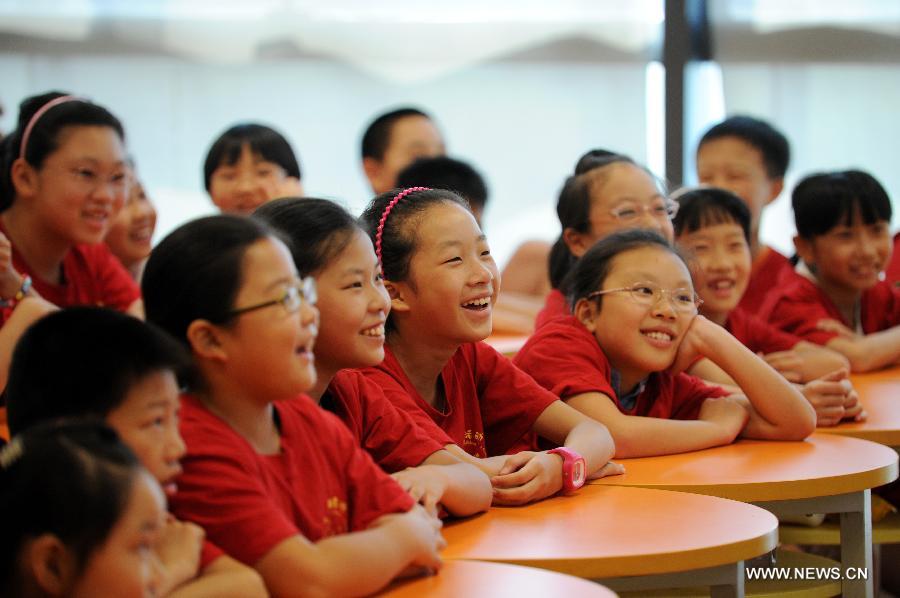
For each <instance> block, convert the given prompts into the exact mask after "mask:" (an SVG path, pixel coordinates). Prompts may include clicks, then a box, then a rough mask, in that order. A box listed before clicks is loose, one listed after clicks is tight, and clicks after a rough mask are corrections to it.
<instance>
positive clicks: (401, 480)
mask: <svg viewBox="0 0 900 598" xmlns="http://www.w3.org/2000/svg"><path fill="white" fill-rule="evenodd" d="M391 477H392V478H394V480H396V481H397V483H398V484H400V487H401V488H403V489H404V490H405V491H406V492H407V493H409V495H410V496H412V497H413V500H415V501H416V502H417V503H419V504H421V505H422V506H423V507H424V508H425V510H426V511H428V512H429V513H431V514H432V515H435V516H436V515H437V514H438V508H437V507H438V503H439V502H440V500H441V497H442V496H444V492H446V491H447V479H446V478H445V477H444V476H443V475H441V473H440V471H439V470H438V469H436V468H435V467H432V466H429V465H421V466H419V467H407V468H406V469H404V470H403V471H398V472H396V473H393V474H391Z"/></svg>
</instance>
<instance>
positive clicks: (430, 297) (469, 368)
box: [362, 187, 622, 504]
mask: <svg viewBox="0 0 900 598" xmlns="http://www.w3.org/2000/svg"><path fill="white" fill-rule="evenodd" d="M362 220H363V222H364V226H365V227H366V229H367V232H368V233H369V236H370V237H371V238H372V241H373V244H374V246H375V252H376V254H377V257H378V259H379V260H380V261H381V264H382V268H383V272H384V278H385V286H386V288H387V290H388V293H389V295H390V298H391V313H390V316H389V317H388V320H387V326H386V330H387V332H386V346H385V359H384V362H383V363H382V364H381V365H379V366H375V367H370V368H366V369H364V370H362V372H363V373H364V375H366V376H367V377H368V378H370V379H371V380H373V381H375V382H376V383H378V384H379V385H380V386H381V387H382V388H383V389H384V392H385V394H386V395H387V396H388V397H389V398H390V399H391V401H392V402H394V404H395V405H397V406H398V407H400V408H401V409H403V410H405V411H407V412H408V413H409V414H410V415H411V416H412V417H413V419H414V420H415V421H416V423H417V424H418V425H419V426H420V427H422V428H423V429H426V430H435V426H437V428H440V430H436V431H435V432H434V434H435V435H436V436H437V435H438V434H439V433H440V432H441V431H442V432H443V433H444V434H446V436H447V437H449V438H450V439H451V440H452V441H453V444H450V445H447V446H446V447H445V448H447V450H449V451H450V452H452V453H453V454H455V455H457V456H458V457H459V458H461V459H463V460H465V461H467V462H470V463H473V464H475V465H476V466H478V467H480V468H481V469H482V470H483V471H484V472H485V473H487V474H488V476H490V478H491V482H492V484H493V486H494V503H495V504H523V503H527V502H530V501H534V500H539V499H541V498H544V497H547V496H550V495H553V494H556V493H557V492H560V491H572V490H575V489H577V488H578V487H579V486H580V485H581V484H582V483H584V479H585V477H586V476H591V477H601V476H603V475H610V474H615V473H621V471H622V469H621V467H620V466H618V465H616V464H612V463H609V459H610V458H611V457H612V455H613V452H614V447H613V442H612V439H611V437H610V435H609V431H608V430H607V429H606V427H605V426H603V425H602V424H599V423H597V422H595V421H593V420H591V419H589V418H588V417H586V416H584V415H582V414H580V413H578V412H577V411H575V410H574V409H572V408H570V407H568V406H567V405H565V404H564V403H562V402H561V401H559V400H557V397H556V396H555V395H553V394H552V393H549V392H547V391H545V390H544V389H542V388H541V387H540V386H538V385H537V384H536V383H535V382H534V380H532V379H531V378H530V377H529V376H528V375H526V374H524V373H523V372H522V371H520V370H519V369H517V368H516V367H515V366H513V365H512V363H511V362H510V361H509V360H508V359H506V358H505V357H503V356H502V355H500V354H499V353H497V352H496V351H495V350H493V349H492V348H491V347H490V346H488V345H487V344H485V343H483V342H481V341H483V340H484V339H485V338H486V337H487V336H488V335H489V334H490V332H491V311H492V307H493V305H494V302H495V301H496V299H497V293H498V291H499V288H500V274H499V272H498V270H497V265H496V264H495V263H494V259H493V257H491V252H490V248H489V247H488V244H487V240H486V238H485V236H484V234H483V233H482V232H481V229H480V228H479V227H478V224H477V223H476V222H475V218H474V217H473V216H472V214H471V212H470V211H469V210H468V208H467V206H466V204H465V201H464V200H463V199H462V198H460V197H459V196H458V195H457V194H456V193H453V192H452V191H445V190H439V189H434V190H433V189H427V188H424V187H413V188H410V189H405V190H402V191H399V192H397V191H394V192H390V193H386V194H383V195H379V196H378V197H376V198H375V199H373V200H372V203H371V204H370V205H369V207H368V208H367V209H366V211H365V212H364V213H363V215H362ZM536 436H540V437H541V438H542V442H544V441H546V442H549V443H550V445H551V446H554V447H558V448H554V449H551V450H549V451H537V450H533V449H535V447H536V444H537V442H538V440H537V438H536ZM442 437H443V436H442Z"/></svg>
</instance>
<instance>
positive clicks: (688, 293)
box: [587, 282, 703, 314]
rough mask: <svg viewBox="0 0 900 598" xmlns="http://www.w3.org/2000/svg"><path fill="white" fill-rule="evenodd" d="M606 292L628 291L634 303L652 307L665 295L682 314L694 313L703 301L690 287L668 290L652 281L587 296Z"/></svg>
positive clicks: (592, 296)
mask: <svg viewBox="0 0 900 598" xmlns="http://www.w3.org/2000/svg"><path fill="white" fill-rule="evenodd" d="M607 293H628V294H629V295H630V296H631V299H632V300H633V301H634V302H635V303H637V304H638V305H643V306H644V307H653V306H655V305H656V304H657V303H659V301H660V299H662V298H663V297H666V298H667V299H668V300H669V303H670V304H671V305H672V307H674V308H675V311H677V312H680V313H684V314H696V313H697V308H699V307H700V305H701V304H702V303H703V299H701V298H700V297H698V296H697V293H695V292H694V291H692V290H691V289H673V290H669V289H664V288H662V287H660V286H659V285H658V284H656V283H653V282H637V283H635V284H633V285H631V286H630V287H622V288H619V289H606V290H603V291H594V292H593V293H591V294H590V295H588V296H587V298H588V299H594V298H596V297H599V296H601V295H606V294H607Z"/></svg>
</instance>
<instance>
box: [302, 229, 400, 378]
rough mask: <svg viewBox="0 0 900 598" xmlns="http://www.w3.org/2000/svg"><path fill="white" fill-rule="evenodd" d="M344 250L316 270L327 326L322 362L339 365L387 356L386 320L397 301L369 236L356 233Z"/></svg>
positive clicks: (319, 350) (319, 345)
mask: <svg viewBox="0 0 900 598" xmlns="http://www.w3.org/2000/svg"><path fill="white" fill-rule="evenodd" d="M351 235H352V236H351V238H350V241H349V242H348V243H347V246H346V247H344V249H343V250H342V251H341V253H340V254H339V255H338V256H337V257H335V258H334V259H332V260H331V261H329V262H328V264H326V265H325V267H324V268H322V270H321V271H320V272H319V273H317V274H316V275H315V277H316V285H317V289H318V294H319V300H320V301H319V305H320V307H319V312H320V314H321V330H320V331H319V337H318V339H317V340H316V362H317V364H318V365H319V366H320V367H323V368H327V369H330V370H333V371H337V370H340V369H344V368H358V367H366V366H373V365H378V364H379V363H381V361H382V360H383V359H384V324H385V321H386V320H387V314H388V312H389V311H390V308H391V303H390V297H388V293H387V290H385V288H384V280H383V279H382V276H381V266H380V265H379V264H378V260H377V259H376V257H375V250H374V249H373V248H372V242H371V241H370V240H369V237H368V236H366V234H365V233H364V232H363V231H361V230H355V231H353V232H352V233H351Z"/></svg>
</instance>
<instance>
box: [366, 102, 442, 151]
mask: <svg viewBox="0 0 900 598" xmlns="http://www.w3.org/2000/svg"><path fill="white" fill-rule="evenodd" d="M410 116H422V117H424V118H427V119H428V120H431V116H429V115H428V114H426V113H425V112H422V111H421V110H419V109H418V108H412V107H403V108H397V109H396V110H391V111H390V112H385V113H384V114H382V115H380V116H378V117H377V118H375V120H373V121H372V122H371V123H370V124H369V126H368V127H366V131H365V133H363V137H362V157H363V158H375V159H376V160H379V161H380V160H383V159H384V153H385V152H386V151H387V148H388V146H389V145H390V144H391V132H392V131H393V129H394V124H395V123H396V122H397V121H398V120H400V119H403V118H407V117H410Z"/></svg>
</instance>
